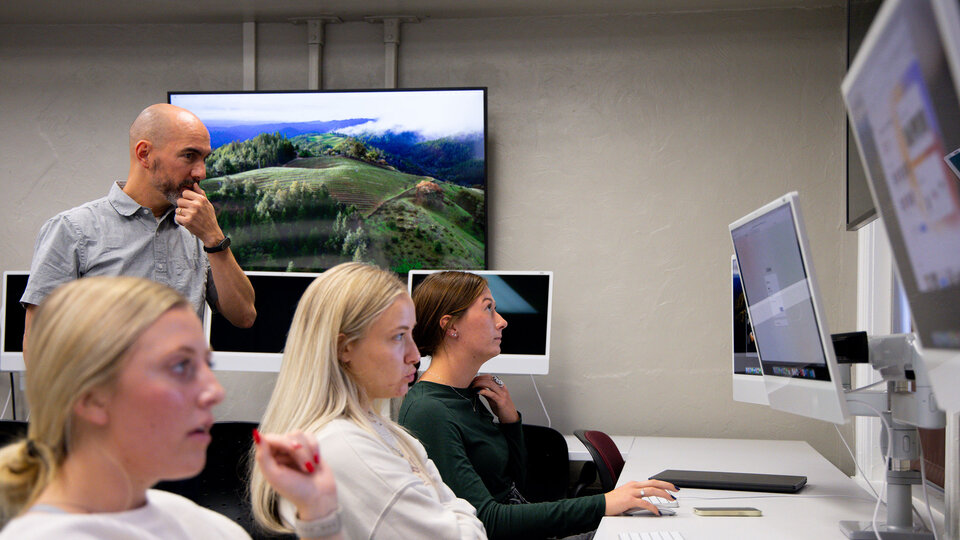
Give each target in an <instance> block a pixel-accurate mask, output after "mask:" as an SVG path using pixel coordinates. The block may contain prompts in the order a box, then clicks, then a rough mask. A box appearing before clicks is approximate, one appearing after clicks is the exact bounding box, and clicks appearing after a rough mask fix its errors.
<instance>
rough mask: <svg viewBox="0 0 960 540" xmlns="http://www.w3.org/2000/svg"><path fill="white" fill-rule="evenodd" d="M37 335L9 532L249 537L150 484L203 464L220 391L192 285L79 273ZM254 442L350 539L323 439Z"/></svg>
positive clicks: (306, 511)
mask: <svg viewBox="0 0 960 540" xmlns="http://www.w3.org/2000/svg"><path fill="white" fill-rule="evenodd" d="M27 343H28V346H29V347H28V348H29V351H30V368H29V371H28V376H27V399H28V401H29V402H30V405H31V417H30V424H29V427H28V430H27V438H26V439H24V440H22V441H19V442H15V443H12V444H10V445H7V446H5V447H4V448H3V449H2V450H0V524H2V525H4V529H3V530H2V532H0V539H7V538H10V539H13V538H16V539H17V540H24V539H34V538H67V539H86V538H90V539H93V538H97V539H112V538H125V539H127V538H134V539H161V538H162V539H198V540H200V539H202V540H211V539H217V538H248V535H247V534H246V532H245V531H244V530H243V529H242V528H241V527H240V526H239V525H237V524H236V523H233V522H232V521H230V520H229V519H227V518H226V517H224V516H222V515H220V514H217V513H216V512H213V511H212V510H208V509H206V508H201V507H199V506H197V505H196V504H194V503H193V502H191V501H190V500H188V499H185V498H183V497H181V496H179V495H174V494H172V493H167V492H162V491H156V490H152V489H150V487H151V486H153V485H154V484H155V483H157V482H158V481H160V480H174V479H181V478H187V477H190V476H193V475H195V474H197V473H198V472H200V470H201V469H202V468H203V466H204V463H205V461H206V449H207V445H208V444H209V443H210V427H211V425H212V424H213V414H212V408H213V406H214V405H216V404H217V403H219V402H220V401H221V400H222V399H223V388H222V387H221V386H220V384H219V383H218V382H217V380H216V377H214V375H213V372H212V371H211V370H210V364H209V359H210V348H209V346H208V345H207V343H206V340H205V339H204V334H203V329H202V326H201V324H200V320H199V319H198V318H197V315H196V313H195V312H194V310H193V308H192V307H191V306H190V305H189V304H188V303H187V301H186V300H185V299H184V298H183V297H182V296H180V295H179V294H178V293H177V292H176V291H174V290H172V289H170V288H168V287H166V286H164V285H160V284H158V283H154V282H151V281H147V280H145V279H140V278H132V277H91V278H84V279H80V280H77V281H73V282H70V283H68V284H65V285H63V286H61V287H59V288H58V289H56V290H55V291H54V292H53V294H51V295H50V296H49V297H48V298H47V299H45V300H44V302H43V303H42V304H41V305H40V306H39V308H38V310H37V312H36V316H35V317H34V319H33V324H32V325H31V327H30V331H29V335H28V336H27ZM256 454H257V456H256V459H257V462H258V463H260V464H261V468H262V470H264V471H267V478H268V480H269V481H270V482H272V483H273V484H274V485H275V486H276V489H278V490H280V491H281V492H282V493H284V494H285V495H286V496H287V497H289V498H290V499H291V500H293V501H294V504H295V505H296V507H297V508H298V511H299V512H300V513H301V516H302V518H303V519H305V520H307V521H308V522H309V523H308V525H312V528H311V527H304V528H303V530H304V531H306V532H307V533H310V534H311V535H313V536H314V537H317V538H320V537H324V538H329V539H333V538H340V534H339V533H338V532H337V530H336V529H337V527H336V523H335V522H336V520H337V513H336V508H337V499H336V487H335V484H334V482H333V475H332V473H331V471H330V470H329V467H327V465H326V463H325V462H324V461H323V460H322V459H320V457H319V456H318V455H317V448H316V443H315V441H313V440H312V438H309V437H306V436H305V435H303V434H302V433H293V434H289V435H283V436H280V435H264V436H263V438H262V441H261V442H260V443H259V444H258V451H257V453H256ZM331 523H332V526H327V527H326V528H322V527H320V526H321V525H328V524H331ZM321 529H322V530H321ZM319 533H322V535H321V534H319Z"/></svg>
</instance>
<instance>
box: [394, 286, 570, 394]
mask: <svg viewBox="0 0 960 540" xmlns="http://www.w3.org/2000/svg"><path fill="white" fill-rule="evenodd" d="M443 271H445V270H442V269H441V270H411V271H410V272H409V273H408V274H407V291H408V292H410V293H411V294H413V276H414V275H427V274H434V273H436V272H443ZM460 271H462V272H469V273H471V274H477V275H480V276H485V275H500V276H546V277H547V332H546V336H545V339H546V347H545V348H544V354H542V355H538V354H499V355H497V356H495V357H493V358H491V359H490V360H487V361H486V362H485V363H484V364H483V366H481V367H480V371H479V373H496V374H500V375H547V374H548V373H549V372H550V335H551V329H552V326H553V272H552V271H550V270H460ZM508 324H509V321H508ZM428 367H430V357H429V356H425V357H422V358H421V359H420V372H424V371H426V370H427V368H428Z"/></svg>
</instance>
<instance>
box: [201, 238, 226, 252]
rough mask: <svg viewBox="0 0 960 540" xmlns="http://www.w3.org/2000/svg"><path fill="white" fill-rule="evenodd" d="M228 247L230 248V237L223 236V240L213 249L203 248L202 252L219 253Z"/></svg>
mask: <svg viewBox="0 0 960 540" xmlns="http://www.w3.org/2000/svg"><path fill="white" fill-rule="evenodd" d="M228 247H230V237H229V236H224V237H223V240H221V241H220V243H219V244H217V245H215V246H213V247H207V246H203V250H204V251H206V252H207V253H220V252H221V251H223V250H225V249H227V248H228Z"/></svg>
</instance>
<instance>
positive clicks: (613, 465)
mask: <svg viewBox="0 0 960 540" xmlns="http://www.w3.org/2000/svg"><path fill="white" fill-rule="evenodd" d="M573 434H574V435H576V436H577V438H578V439H580V442H582V443H583V445H584V446H586V447H587V451H588V452H590V457H592V458H593V463H594V464H595V465H596V467H597V475H598V476H599V477H600V485H601V486H602V487H603V491H605V492H606V491H610V490H611V489H613V488H615V487H616V486H617V479H618V478H620V471H622V470H623V456H622V455H621V454H620V449H618V448H617V445H616V443H614V442H613V439H611V438H610V436H609V435H607V434H606V433H604V432H602V431H593V430H583V429H578V430H576V431H574V432H573Z"/></svg>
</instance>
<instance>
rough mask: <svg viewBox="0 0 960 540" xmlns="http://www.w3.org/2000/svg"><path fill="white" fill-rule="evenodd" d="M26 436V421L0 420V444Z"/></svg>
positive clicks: (3, 444) (6, 443)
mask: <svg viewBox="0 0 960 540" xmlns="http://www.w3.org/2000/svg"><path fill="white" fill-rule="evenodd" d="M26 436H27V423H26V422H24V421H22V420H0V446H5V445H8V444H10V443H12V442H15V441H18V440H20V439H22V438H24V437H26Z"/></svg>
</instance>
